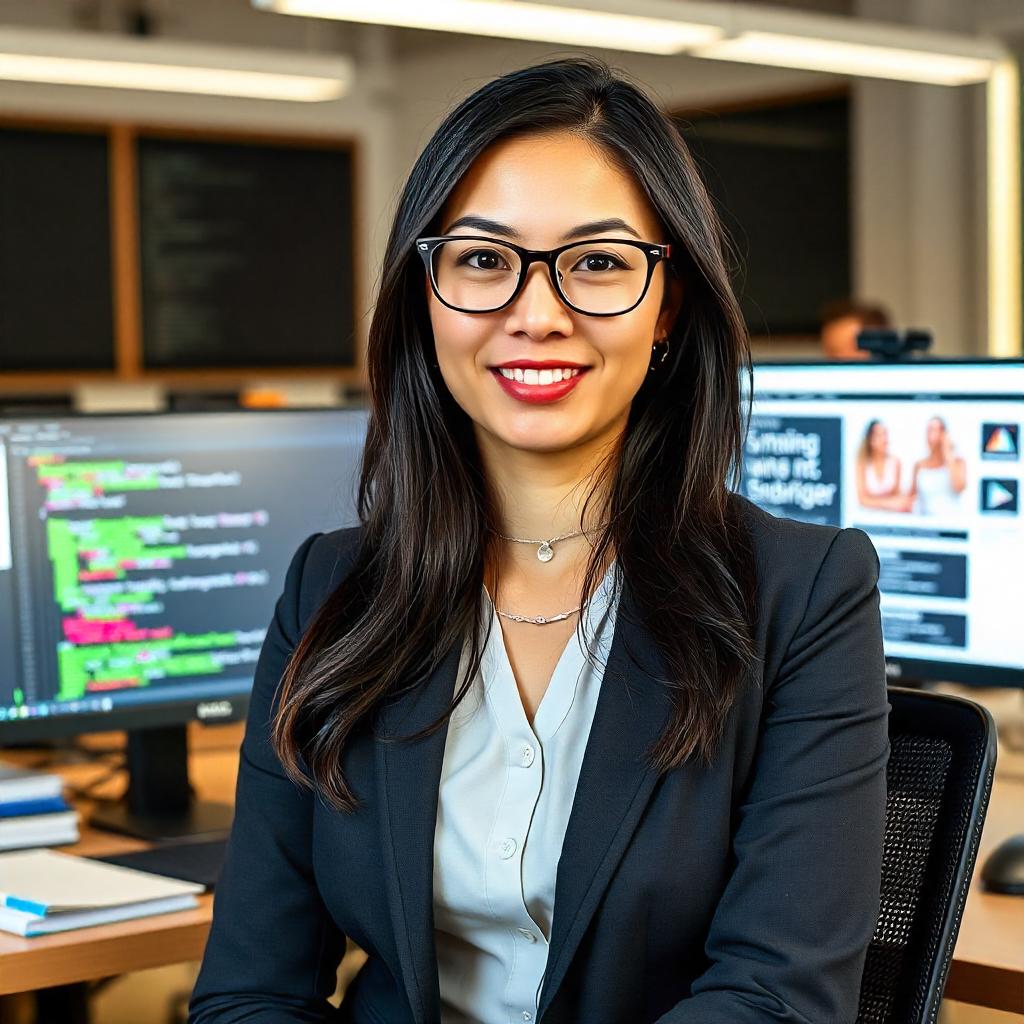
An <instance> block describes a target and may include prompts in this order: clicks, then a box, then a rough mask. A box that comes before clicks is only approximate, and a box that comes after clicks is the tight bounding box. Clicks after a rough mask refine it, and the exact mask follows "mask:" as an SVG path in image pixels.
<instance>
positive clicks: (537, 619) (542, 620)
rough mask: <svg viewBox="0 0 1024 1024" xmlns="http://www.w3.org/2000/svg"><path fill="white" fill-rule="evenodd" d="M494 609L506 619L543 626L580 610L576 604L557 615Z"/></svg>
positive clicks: (559, 620)
mask: <svg viewBox="0 0 1024 1024" xmlns="http://www.w3.org/2000/svg"><path fill="white" fill-rule="evenodd" d="M494 610H495V611H496V612H497V613H498V614H499V615H503V616H504V617H505V618H506V619H512V621H513V622H531V623H533V625H535V626H545V625H547V623H549V622H561V621H562V619H567V618H569V616H570V615H574V614H575V613H576V612H578V611H579V610H580V606H579V605H577V606H576V607H575V608H573V609H571V610H570V611H567V612H559V613H558V614H557V615H513V614H512V612H503V611H501V610H500V609H499V608H495V609H494Z"/></svg>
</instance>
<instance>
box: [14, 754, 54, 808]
mask: <svg viewBox="0 0 1024 1024" xmlns="http://www.w3.org/2000/svg"><path fill="white" fill-rule="evenodd" d="M63 790H64V780H63V779H62V778H61V777H60V776H59V775H49V774H47V773H45V772H37V771H33V770H32V769H30V768H21V767H19V766H18V765H15V764H8V763H7V762H6V761H0V802H2V803H13V802H15V801H17V800H44V799H46V797H48V796H60V795H61V793H62V792H63Z"/></svg>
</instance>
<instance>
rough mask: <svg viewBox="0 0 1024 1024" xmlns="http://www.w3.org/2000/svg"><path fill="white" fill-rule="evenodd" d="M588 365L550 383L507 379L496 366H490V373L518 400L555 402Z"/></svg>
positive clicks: (582, 375) (568, 389)
mask: <svg viewBox="0 0 1024 1024" xmlns="http://www.w3.org/2000/svg"><path fill="white" fill-rule="evenodd" d="M589 369H590V368H589V367H582V368H581V369H580V371H579V373H577V374H576V375H575V376H573V377H569V378H567V379H563V380H558V381H552V382H551V383H550V384H527V383H525V382H523V381H518V380H509V378H508V377H506V376H504V374H502V372H501V370H499V369H498V368H497V367H492V369H491V373H492V374H493V375H494V378H495V380H497V382H498V383H499V384H500V385H501V386H502V388H504V389H505V392H506V393H507V394H509V395H511V396H512V397H513V398H515V399H517V400H518V401H520V402H530V403H534V404H536V403H542V402H557V401H558V399H560V398H563V397H564V396H565V395H567V394H569V392H570V391H572V389H573V388H574V387H576V385H577V384H579V382H580V381H581V380H582V379H583V377H584V376H585V375H586V373H587V372H588V371H589Z"/></svg>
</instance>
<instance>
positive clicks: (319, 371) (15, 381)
mask: <svg viewBox="0 0 1024 1024" xmlns="http://www.w3.org/2000/svg"><path fill="white" fill-rule="evenodd" d="M4 128H10V129H25V130H28V131H52V132H62V133H74V132H81V133H83V134H92V135H95V134H104V135H106V136H107V142H108V154H109V167H110V176H109V180H110V239H111V246H110V247H111V252H110V259H111V268H112V272H111V279H112V282H113V310H114V369H113V370H111V371H107V370H68V371H63V370H49V371H32V370H28V371H22V370H6V371H5V370H2V369H0V393H7V394H18V393H25V392H67V391H70V390H72V389H74V388H76V387H78V386H79V385H81V384H86V383H118V382H120V383H154V384H164V385H168V386H175V385H177V386H193V387H196V388H198V389H207V388H215V387H225V386H228V387H230V386H236V385H237V386H241V385H243V384H246V383H248V382H250V381H252V380H254V379H258V378H277V379H282V380H284V379H290V380H308V379H311V378H315V379H317V380H324V379H328V380H335V381H337V382H338V383H345V384H359V385H362V384H364V383H365V376H366V370H365V352H364V350H363V346H362V344H361V343H360V338H359V336H358V331H357V330H356V325H357V324H358V322H359V315H358V308H359V306H360V303H361V301H362V300H363V286H364V284H365V282H366V281H367V280H368V275H366V274H364V272H363V269H362V267H361V266H360V265H359V261H358V259H356V252H357V251H358V250H359V239H360V237H361V231H360V228H361V219H360V206H359V199H360V194H361V182H360V174H361V167H360V159H359V158H360V149H359V143H358V141H357V140H356V139H354V138H351V137H335V136H324V135H312V134H294V135H293V134H282V133H277V132H255V131H244V130H235V129H221V128H214V127H194V126H187V125H171V124H160V123H153V122H120V121H116V122H115V121H87V120H69V119H53V118H45V119H44V118H38V117H20V116H16V115H6V114H5V115H2V116H0V129H4ZM140 136H144V137H146V138H166V139H184V140H195V141H209V142H225V143H232V144H243V145H244V144H247V143H249V144H252V145H270V146H279V147H288V146H294V147H296V148H301V149H320V150H340V151H345V152H347V153H348V154H349V157H350V166H351V181H352V193H351V197H350V200H351V223H352V302H353V310H352V323H353V332H354V334H353V345H354V355H355V360H354V363H353V365H351V366H345V365H317V366H295V367H282V366H251V367H250V366H247V367H204V368H197V369H194V370H192V369H181V370H153V369H147V368H146V367H145V365H144V361H143V348H142V290H141V286H142V273H141V263H140V255H139V213H138V196H137V191H138V189H137V184H138V148H137V142H138V139H139V137H140Z"/></svg>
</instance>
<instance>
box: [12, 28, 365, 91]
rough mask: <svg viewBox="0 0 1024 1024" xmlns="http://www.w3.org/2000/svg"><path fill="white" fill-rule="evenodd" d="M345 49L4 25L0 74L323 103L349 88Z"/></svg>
mask: <svg viewBox="0 0 1024 1024" xmlns="http://www.w3.org/2000/svg"><path fill="white" fill-rule="evenodd" d="M352 77H353V68H352V62H351V61H350V60H349V59H348V58H346V57H342V56H325V55H320V54H305V53H288V52H286V51H274V50H242V49H237V48H233V47H219V46H209V45H204V44H199V43H181V42H167V41H164V40H163V39H148V38H146V39H136V38H132V37H122V36H112V35H99V34H92V33H75V34H72V33H65V32H45V31H28V30H22V29H8V28H2V29H0V81H3V80H6V81H14V82H36V83H49V84H55V85H76V86H98V87H102V88H114V89H144V90H154V91H158V92H177V93H200V94H206V95H215V96H244V97H247V98H252V99H270V100H290V101H294V102H305V103H311V102H318V101H323V100H332V99H338V98H339V97H341V96H344V95H345V94H346V93H347V92H348V91H349V89H350V87H351V82H352Z"/></svg>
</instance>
